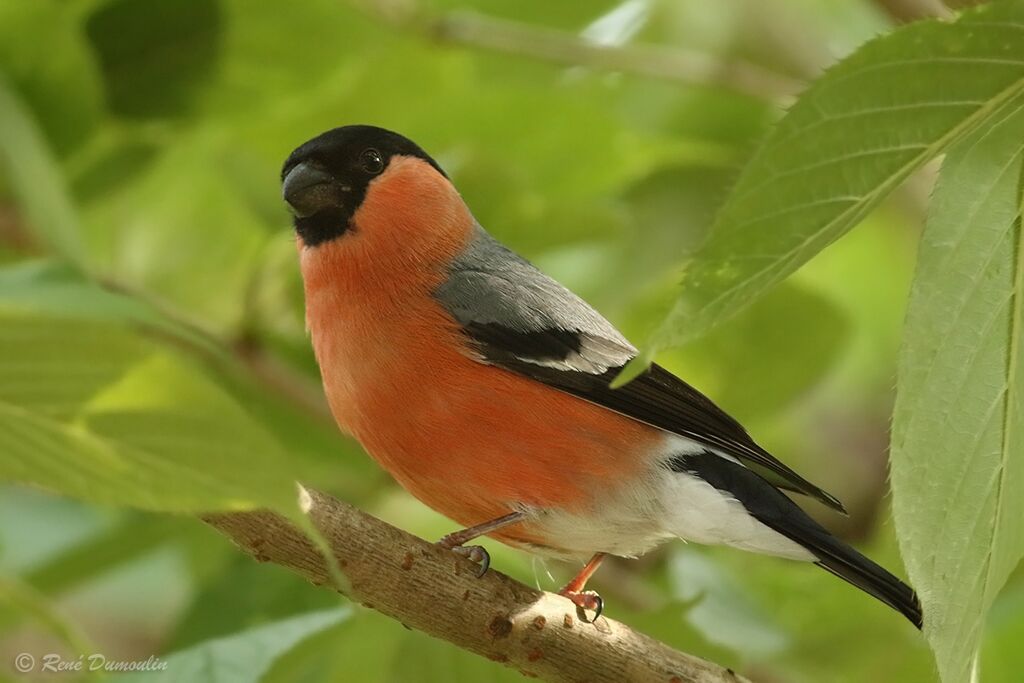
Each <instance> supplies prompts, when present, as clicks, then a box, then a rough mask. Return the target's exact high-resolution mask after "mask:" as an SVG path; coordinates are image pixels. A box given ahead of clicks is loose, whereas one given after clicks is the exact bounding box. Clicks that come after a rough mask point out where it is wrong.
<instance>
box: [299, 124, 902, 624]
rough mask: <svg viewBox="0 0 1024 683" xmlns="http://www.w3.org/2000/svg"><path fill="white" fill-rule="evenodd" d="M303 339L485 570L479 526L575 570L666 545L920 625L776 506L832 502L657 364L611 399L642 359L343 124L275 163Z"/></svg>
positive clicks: (332, 399)
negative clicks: (753, 567)
mask: <svg viewBox="0 0 1024 683" xmlns="http://www.w3.org/2000/svg"><path fill="white" fill-rule="evenodd" d="M281 182H282V197H283V200H284V202H285V203H286V204H287V205H288V208H289V209H290V212H291V214H292V223H293V227H294V232H295V237H296V246H297V251H298V260H299V269H300V271H301V275H302V280H303V290H304V295H305V316H306V327H307V330H308V333H309V335H310V338H311V342H312V346H313V351H314V355H315V357H316V360H317V363H318V365H319V368H320V374H321V380H322V384H323V389H324V393H325V395H326V399H327V402H328V404H329V406H330V410H331V413H332V414H333V416H334V419H335V421H336V422H337V424H338V426H339V428H340V429H341V431H342V432H344V433H346V434H348V435H350V436H352V437H354V438H355V439H356V440H357V441H358V442H359V443H360V444H361V445H362V446H363V448H364V450H365V451H366V452H367V453H368V454H369V455H370V456H371V457H372V458H373V459H375V460H376V461H377V462H378V463H379V465H380V466H381V467H382V468H383V469H385V470H386V471H387V472H389V473H390V474H391V476H392V477H393V478H394V479H395V480H396V481H397V482H398V483H399V484H400V485H401V486H402V487H404V488H405V489H406V490H407V491H409V492H410V493H411V494H412V495H413V496H415V497H416V498H418V499H419V500H420V501H422V502H423V503H425V504H426V505H427V506H428V507H430V508H433V509H434V510H436V511H438V512H440V513H441V514H442V515H444V516H446V517H448V518H449V519H451V520H453V521H455V522H456V523H458V524H459V525H462V527H464V528H462V529H461V530H459V531H455V532H453V533H451V534H448V535H447V536H445V537H444V538H442V539H441V540H440V541H439V544H440V545H441V546H442V547H444V548H448V549H450V550H452V551H453V552H455V553H458V554H460V555H463V556H465V557H467V558H469V559H470V560H472V561H474V562H477V563H478V567H479V572H480V574H481V575H482V573H483V572H485V571H486V570H487V567H488V565H489V563H490V558H489V556H488V554H487V553H486V551H485V550H484V549H483V548H482V547H481V546H478V545H471V544H470V542H471V541H473V540H474V539H477V538H479V537H481V536H484V535H486V536H489V537H491V538H494V539H496V540H498V541H500V542H502V543H505V544H507V545H510V546H513V547H516V548H520V549H524V550H527V551H529V552H532V553H535V554H538V555H541V556H545V557H553V558H559V559H565V560H570V561H577V562H583V561H585V564H584V566H583V569H582V570H581V571H580V572H579V573H578V574H577V575H576V576H575V577H574V578H573V579H572V580H571V581H570V582H569V583H568V584H567V585H566V586H565V587H564V588H562V589H561V591H559V593H560V594H561V595H562V596H564V597H566V598H568V599H569V600H570V601H571V602H572V603H573V604H574V605H576V607H577V608H578V611H579V612H580V613H581V614H586V613H593V619H597V618H598V617H599V616H600V613H601V611H602V610H603V608H604V601H603V600H602V598H601V596H600V595H599V594H597V593H596V592H594V591H592V590H587V589H586V584H587V581H588V580H589V578H590V577H591V575H592V574H593V573H594V572H595V571H596V570H597V568H598V566H599V565H600V564H601V562H602V560H603V559H604V558H606V557H607V556H609V555H612V556H620V557H625V558H632V557H637V556H639V555H642V554H644V553H646V552H648V551H650V550H652V549H654V548H655V547H657V546H659V545H661V544H663V543H665V542H667V541H669V540H671V539H683V540H685V541H689V542H694V543H698V544H707V545H725V546H731V547H734V548H737V549H740V550H746V551H750V552H754V553H760V554H765V555H772V556H778V557H783V558H788V559H790V560H799V561H805V562H812V563H814V564H817V565H818V566H819V567H822V568H824V569H825V570H827V571H829V572H831V573H832V574H834V575H836V576H837V577H839V578H841V579H843V580H845V581H847V582H849V583H850V584H852V585H853V586H855V587H857V588H859V589H861V590H862V591H864V592H866V593H868V594H869V595H871V596H874V597H875V598H877V599H878V600H880V601H881V602H883V603H885V604H886V605H889V606H890V607H892V608H894V609H895V610H897V611H899V612H900V613H902V614H903V615H904V616H905V617H906V618H907V619H908V620H910V622H911V623H913V624H914V625H915V626H916V627H918V628H921V625H922V611H921V606H920V602H919V600H918V598H917V595H916V594H915V592H914V591H913V589H912V588H910V587H909V586H908V585H907V584H905V583H904V582H902V581H901V580H899V579H898V578H896V577H895V576H894V575H893V574H891V573H890V572H888V571H887V570H885V569H883V568H882V567H881V566H879V565H878V564H876V563H875V562H873V561H872V560H870V559H868V558H867V557H865V556H864V555H862V554H861V553H859V552H858V551H857V550H855V549H853V548H852V547H850V546H849V545H847V544H846V543H844V542H843V541H841V540H839V539H838V538H836V537H835V536H833V535H832V534H831V533H829V532H828V531H827V530H826V529H825V528H824V527H823V526H822V525H821V524H820V523H818V522H817V521H815V520H814V519H812V518H811V516H810V515H808V514H807V513H806V512H805V511H804V510H803V509H802V508H801V507H800V506H799V505H798V504H797V503H796V502H795V500H794V499H793V497H791V495H787V494H802V495H804V496H807V497H810V498H811V499H814V500H817V501H819V502H821V503H823V504H824V505H826V506H828V507H829V508H832V509H833V510H835V511H837V512H839V513H844V514H845V510H844V508H843V505H842V504H841V503H840V502H839V500H837V499H836V498H835V497H834V496H832V495H831V494H829V493H827V492H826V491H824V490H822V489H821V488H819V487H818V486H816V485H814V484H812V483H811V482H809V481H808V480H807V479H805V478H804V477H802V476H800V475H799V474H797V473H796V472H795V471H794V470H793V469H791V468H790V467H789V466H787V465H785V464H784V463H783V462H781V461H780V460H778V459H777V458H775V457H774V456H773V455H771V454H770V453H769V452H768V451H766V450H765V449H764V448H762V447H761V446H760V445H758V444H757V443H756V442H755V441H754V439H753V438H752V437H751V436H750V435H749V434H748V433H747V431H746V430H745V429H744V428H743V426H741V425H740V423H739V422H737V421H736V420H735V419H733V418H732V417H731V416H729V415H728V414H727V413H726V412H725V411H724V410H722V409H721V408H719V407H718V406H717V405H715V403H713V402H712V401H711V400H710V399H709V398H707V397H706V396H705V395H704V394H702V393H701V392H700V391H698V390H697V389H695V388H694V387H692V386H691V385H689V384H687V383H686V382H685V381H683V380H682V379H680V378H679V377H677V376H675V375H674V374H672V373H671V372H669V371H668V370H666V369H664V368H663V367H661V366H659V365H658V364H650V365H649V366H648V367H647V369H646V370H645V371H644V372H642V373H641V374H640V375H639V376H638V377H636V378H635V379H633V380H632V381H630V382H629V383H627V384H625V386H622V387H619V388H612V387H611V383H612V380H613V379H614V378H615V377H616V376H617V375H618V374H619V373H620V372H621V371H622V369H623V367H624V366H625V365H626V364H627V363H629V362H630V361H631V360H632V359H633V358H634V357H636V356H637V353H638V351H637V348H636V347H634V346H633V345H632V344H631V343H630V342H629V341H627V339H626V338H625V337H624V336H623V335H622V334H621V333H620V332H619V331H618V330H617V329H616V328H615V327H614V326H613V325H612V324H611V323H610V322H609V321H608V320H606V319H605V318H604V317H603V316H602V315H601V314H600V313H598V312H597V311H596V310H595V309H594V308H592V307H591V306H590V305H588V304H587V303H586V302H584V301H583V300H582V299H581V298H580V297H578V296H577V295H575V294H574V293H572V292H571V291H570V290H568V289H567V288H566V287H564V286H563V285H561V284H559V283H558V282H557V281H555V280H554V279H552V278H551V277H548V276H547V275H545V274H544V273H542V272H541V271H540V270H539V269H538V268H536V267H535V266H534V265H532V264H531V263H530V262H529V261H527V260H526V259H525V258H523V257H521V256H519V255H518V254H516V253H515V252H513V251H512V250H511V249H509V248H507V247H506V246H504V245H503V244H501V243H500V242H498V241H497V240H496V239H495V238H494V237H492V236H491V235H490V234H489V233H488V232H487V231H486V230H485V229H484V228H483V227H482V226H481V225H480V224H479V223H478V222H477V221H476V219H475V218H474V216H473V214H472V213H471V211H470V209H469V208H468V206H467V205H466V203H465V201H464V200H463V199H462V197H461V195H460V194H459V192H458V190H457V189H456V187H455V186H454V184H453V183H452V181H451V179H450V178H449V176H448V175H447V174H446V173H445V171H444V170H443V169H442V167H441V166H440V165H439V164H438V163H437V161H435V160H434V158H432V157H431V156H430V155H428V154H427V153H426V152H425V151H424V150H423V149H422V148H421V147H419V146H418V145H417V144H415V143H414V142H412V141H411V140H409V139H408V138H406V137H404V136H402V135H400V134H398V133H395V132H392V131H390V130H386V129H384V128H379V127H376V126H370V125H346V126H342V127H339V128H334V129H332V130H329V131H327V132H325V133H322V134H320V135H318V136H316V137H314V138H312V139H310V140H309V141H307V142H305V143H303V144H302V145H300V146H299V147H297V148H296V149H295V150H294V151H293V152H292V153H291V154H290V155H289V156H288V158H287V160H286V161H285V163H284V166H283V168H282V171H281Z"/></svg>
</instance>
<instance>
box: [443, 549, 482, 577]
mask: <svg viewBox="0 0 1024 683" xmlns="http://www.w3.org/2000/svg"><path fill="white" fill-rule="evenodd" d="M449 550H451V551H452V552H453V553H455V554H456V555H462V556H463V557H465V558H466V559H467V560H469V561H470V562H474V563H476V564H479V565H480V568H479V569H478V570H477V572H476V578H478V579H479V578H480V577H481V576H483V575H484V574H486V573H487V570H488V569H490V567H491V554H490V553H489V552H487V549H486V548H484V547H483V546H481V545H457V546H453V547H451V548H449Z"/></svg>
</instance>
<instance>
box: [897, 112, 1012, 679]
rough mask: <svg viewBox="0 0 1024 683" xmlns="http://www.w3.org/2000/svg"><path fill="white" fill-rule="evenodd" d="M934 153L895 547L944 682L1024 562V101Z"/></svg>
mask: <svg viewBox="0 0 1024 683" xmlns="http://www.w3.org/2000/svg"><path fill="white" fill-rule="evenodd" d="M993 123H994V125H993V126H992V127H991V128H989V129H986V130H983V131H979V132H978V133H976V134H975V135H973V136H972V137H971V138H969V139H968V140H966V141H964V142H963V143H961V144H959V145H957V146H956V147H955V148H954V149H952V150H951V151H950V153H949V155H948V156H947V157H946V160H945V163H944V164H943V167H942V172H941V174H940V176H939V181H938V186H937V187H936V190H935V193H934V198H933V202H932V207H931V215H930V217H929V220H928V224H927V227H926V229H925V232H924V236H923V239H922V243H921V246H920V253H919V260H918V270H917V273H916V275H915V279H914V284H913V288H912V291H911V297H910V305H909V309H908V313H907V322H906V331H905V337H904V345H903V349H902V351H901V354H900V368H899V389H898V395H897V402H896V408H895V413H894V418H893V440H892V487H893V493H894V514H895V520H896V530H897V532H898V535H899V540H900V548H901V551H902V553H903V557H904V559H905V561H906V565H907V569H908V571H909V573H910V578H911V581H912V583H913V584H914V586H915V587H916V588H917V589H918V591H919V592H920V594H921V600H922V603H923V606H924V616H925V635H926V636H927V638H928V641H929V643H930V644H931V646H932V649H933V650H934V652H935V657H936V660H937V662H938V666H939V672H940V673H941V675H942V679H943V681H945V682H946V683H959V682H960V681H967V680H968V677H969V675H970V671H971V666H972V661H973V659H974V657H975V655H976V652H977V649H978V646H979V643H980V641H981V637H982V633H983V627H984V622H985V615H986V613H987V611H988V609H989V607H990V606H991V605H992V603H993V601H994V600H995V598H996V595H997V594H998V593H999V590H1000V588H1001V587H1002V586H1003V584H1004V583H1005V581H1006V578H1007V576H1008V575H1009V573H1010V572H1011V571H1012V570H1013V568H1014V567H1015V566H1016V565H1017V563H1018V562H1019V560H1020V559H1021V557H1022V556H1024V451H1022V448H1024V400H1022V396H1021V392H1022V391H1024V363H1022V358H1021V356H1022V354H1024V346H1022V341H1024V340H1022V339H1021V332H1022V324H1024V322H1022V320H1021V316H1022V315H1024V270H1022V265H1024V264H1022V263H1021V261H1020V259H1021V253H1022V252H1021V250H1022V249H1024V241H1022V238H1021V228H1020V209H1021V207H1020V189H1021V185H1020V183H1021V169H1022V163H1024V162H1022V159H1024V96H1018V97H1017V98H1016V99H1015V100H1014V101H1012V102H1011V103H1010V104H1009V105H1007V106H1004V107H1001V108H1000V109H998V110H997V111H996V112H995V117H994V121H993Z"/></svg>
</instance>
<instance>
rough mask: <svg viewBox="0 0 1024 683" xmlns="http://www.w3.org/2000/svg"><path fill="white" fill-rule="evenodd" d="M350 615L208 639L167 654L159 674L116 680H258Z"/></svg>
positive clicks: (331, 614) (330, 613) (327, 613)
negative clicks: (292, 651)
mask: <svg viewBox="0 0 1024 683" xmlns="http://www.w3.org/2000/svg"><path fill="white" fill-rule="evenodd" d="M351 615H352V610H351V609H350V608H347V607H343V608H339V609H331V610H324V611H320V612H312V613H309V614H304V615H302V616H299V617H293V618H291V619H285V620H283V621H277V622H274V623H271V624H268V625H266V626H260V627H258V628H254V629H250V630H248V631H243V632H241V633H237V634H235V635H231V636H227V637H224V638H217V639H215V640H208V641H206V642H204V643H200V644H199V645H196V646H194V647H190V648H189V649H187V650H182V651H181V652H176V653H174V654H172V655H170V656H169V657H167V658H166V659H164V660H163V662H164V663H165V664H166V665H167V666H166V668H164V669H163V670H161V671H141V672H138V673H134V674H128V675H127V676H121V677H119V678H118V679H117V680H118V681H124V682H128V681H138V683H162V682H167V683H170V682H176V681H190V682H191V683H235V682H236V681H258V680H260V679H261V678H262V677H263V675H264V674H266V673H267V671H269V670H270V667H271V665H272V664H273V663H274V661H275V660H277V658H278V657H280V656H281V655H283V654H285V653H286V652H288V651H289V650H290V649H292V648H293V647H295V646H296V645H297V644H299V643H301V642H302V641H303V640H305V639H306V638H309V637H310V636H313V635H315V634H317V633H320V632H321V631H323V630H325V629H328V628H330V627H332V626H335V625H337V624H340V623H341V622H343V621H345V620H347V619H348V618H349V617H350V616H351Z"/></svg>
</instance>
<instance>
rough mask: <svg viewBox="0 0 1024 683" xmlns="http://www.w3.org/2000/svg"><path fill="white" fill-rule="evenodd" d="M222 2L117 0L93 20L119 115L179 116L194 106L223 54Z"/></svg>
mask: <svg viewBox="0 0 1024 683" xmlns="http://www.w3.org/2000/svg"><path fill="white" fill-rule="evenodd" d="M222 24H223V21H222V15H221V9H220V4H219V2H217V0H112V1H109V2H105V3H103V6H102V7H100V9H99V10H98V11H97V12H96V13H95V14H93V15H92V16H90V17H89V18H88V21H87V22H86V26H85V29H86V34H87V36H88V38H89V41H90V43H92V47H93V49H94V50H95V51H96V52H97V55H98V57H99V61H100V66H101V68H102V71H103V76H104V78H105V80H106V85H107V99H108V101H109V103H110V106H111V108H112V109H113V110H114V111H115V112H116V113H118V114H121V115H123V116H129V117H155V116H166V115H169V114H177V113H179V112H180V111H181V110H183V109H186V108H187V106H188V105H189V104H191V101H192V99H193V98H194V96H195V91H196V90H197V87H198V86H199V85H200V84H201V83H202V82H203V80H204V79H205V78H206V77H207V76H208V75H209V73H210V71H211V70H212V68H213V66H214V64H215V63H216V60H217V55H218V52H219V47H220V41H221V33H222V30H223V28H222Z"/></svg>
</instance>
